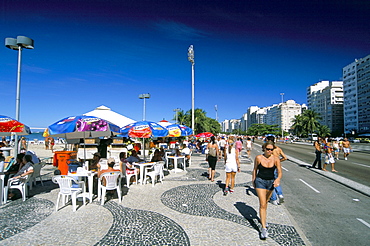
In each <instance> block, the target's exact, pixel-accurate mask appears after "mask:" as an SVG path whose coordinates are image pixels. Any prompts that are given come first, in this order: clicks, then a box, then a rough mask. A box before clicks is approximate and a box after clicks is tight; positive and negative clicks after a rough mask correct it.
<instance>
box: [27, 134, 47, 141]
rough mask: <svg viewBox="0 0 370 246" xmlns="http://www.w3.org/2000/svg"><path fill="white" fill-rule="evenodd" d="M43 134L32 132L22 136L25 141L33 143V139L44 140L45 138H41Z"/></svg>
mask: <svg viewBox="0 0 370 246" xmlns="http://www.w3.org/2000/svg"><path fill="white" fill-rule="evenodd" d="M42 134H43V132H32V133H31V134H30V135H27V136H24V137H25V138H26V140H27V141H33V140H35V139H37V140H45V138H44V137H43V136H42Z"/></svg>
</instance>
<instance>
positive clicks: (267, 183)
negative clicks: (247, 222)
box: [252, 141, 282, 239]
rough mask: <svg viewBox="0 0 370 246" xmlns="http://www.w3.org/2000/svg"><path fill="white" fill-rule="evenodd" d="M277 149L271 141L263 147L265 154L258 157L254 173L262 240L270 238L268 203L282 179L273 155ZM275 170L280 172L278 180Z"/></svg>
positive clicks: (277, 159)
mask: <svg viewBox="0 0 370 246" xmlns="http://www.w3.org/2000/svg"><path fill="white" fill-rule="evenodd" d="M275 148H276V146H275V144H274V143H273V142H271V141H268V142H266V143H264V144H263V145H262V150H263V152H264V153H263V154H262V155H258V156H256V159H255V161H254V169H253V173H252V183H253V186H254V188H255V189H256V192H257V195H258V199H259V203H260V208H259V214H260V219H261V224H262V231H261V239H266V238H267V236H268V233H267V229H266V214H267V202H268V201H269V200H270V197H271V194H272V191H273V190H274V188H275V187H277V186H279V185H280V180H281V177H282V172H281V165H280V160H279V158H278V157H276V156H274V155H273V154H272V152H273V150H274V149H275ZM275 169H277V171H278V177H277V178H276V179H275V176H274V171H275Z"/></svg>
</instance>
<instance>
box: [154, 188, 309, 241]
mask: <svg viewBox="0 0 370 246" xmlns="http://www.w3.org/2000/svg"><path fill="white" fill-rule="evenodd" d="M246 185H247V184H238V185H236V186H237V187H243V186H246ZM220 189H221V188H220V185H216V184H193V185H184V186H179V187H176V188H173V189H170V190H168V191H166V192H164V193H163V194H162V196H161V201H162V203H163V204H164V205H166V206H167V207H169V208H171V209H173V210H176V211H178V212H181V213H185V214H190V215H197V216H207V217H213V218H218V219H224V220H227V221H232V222H235V223H238V224H241V225H244V226H247V227H250V228H254V229H256V230H259V227H260V223H259V220H258V217H257V211H255V210H254V209H253V208H252V207H250V206H247V205H246V204H244V203H243V204H241V203H240V204H236V206H237V209H238V210H239V211H240V213H241V214H242V216H241V215H236V214H233V213H230V212H228V211H226V210H224V209H222V208H220V207H219V206H218V205H217V204H216V203H215V202H214V201H213V196H214V194H215V193H217V192H219V191H220ZM238 206H239V207H238ZM269 237H270V238H272V239H273V240H275V241H276V242H277V243H279V244H280V245H304V242H303V240H302V239H301V237H300V236H299V234H298V233H297V231H296V230H295V228H294V227H293V226H287V225H279V224H273V223H270V224H269Z"/></svg>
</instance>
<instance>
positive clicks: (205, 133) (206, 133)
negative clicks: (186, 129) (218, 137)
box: [195, 132, 214, 138]
mask: <svg viewBox="0 0 370 246" xmlns="http://www.w3.org/2000/svg"><path fill="white" fill-rule="evenodd" d="M212 136H214V135H213V134H212V133H210V132H202V133H199V134H197V135H195V137H197V138H210V137H212Z"/></svg>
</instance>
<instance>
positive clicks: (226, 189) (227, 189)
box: [224, 187, 229, 196]
mask: <svg viewBox="0 0 370 246" xmlns="http://www.w3.org/2000/svg"><path fill="white" fill-rule="evenodd" d="M228 191H229V188H228V187H226V188H225V190H224V196H226V195H227V192H228Z"/></svg>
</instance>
